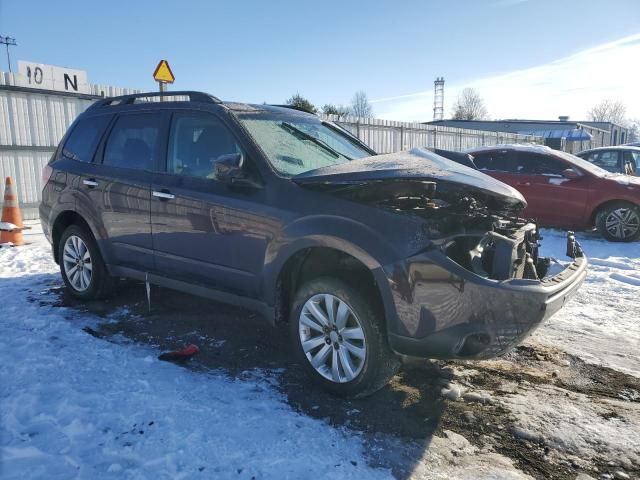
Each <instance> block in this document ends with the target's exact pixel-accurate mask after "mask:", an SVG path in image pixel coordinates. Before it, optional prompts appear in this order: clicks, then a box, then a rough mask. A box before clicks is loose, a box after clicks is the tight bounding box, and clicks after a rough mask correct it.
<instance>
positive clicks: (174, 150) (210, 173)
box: [151, 111, 269, 297]
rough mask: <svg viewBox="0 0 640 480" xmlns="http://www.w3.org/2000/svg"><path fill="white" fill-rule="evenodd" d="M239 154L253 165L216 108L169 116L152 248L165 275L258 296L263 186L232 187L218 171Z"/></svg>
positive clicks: (153, 207)
mask: <svg viewBox="0 0 640 480" xmlns="http://www.w3.org/2000/svg"><path fill="white" fill-rule="evenodd" d="M237 153H241V154H242V155H243V156H244V159H245V168H246V169H250V166H251V163H250V159H249V158H247V156H246V152H245V149H244V148H243V146H242V145H241V142H240V139H239V138H238V137H237V136H236V135H234V134H233V132H232V131H231V130H230V129H229V128H228V127H227V125H226V124H225V123H224V122H223V121H222V120H221V119H220V118H219V117H218V116H216V115H214V114H213V113H210V112H199V111H179V112H175V113H174V114H173V115H172V119H171V129H170V134H169V142H168V148H167V155H166V165H165V166H163V170H164V173H161V174H157V175H155V177H154V181H153V188H152V198H151V222H152V230H153V246H154V250H155V255H156V267H157V269H158V271H159V272H160V273H161V274H163V275H165V276H169V277H171V278H174V279H177V280H182V281H186V282H190V283H197V284H202V285H205V286H207V287H209V288H215V289H218V290H227V291H230V292H232V293H235V294H238V295H241V296H248V297H256V296H258V289H259V285H258V277H259V275H260V273H261V268H262V266H263V263H264V254H265V250H266V245H267V240H268V235H269V229H268V228H266V227H265V225H266V224H268V223H269V219H268V218H266V217H265V216H264V215H262V214H261V213H260V210H261V209H262V208H263V207H261V206H262V205H265V204H266V203H267V201H266V198H265V191H264V189H261V188H257V189H234V188H232V187H231V186H229V185H227V184H226V183H223V182H220V181H219V180H218V179H217V178H216V175H215V164H216V161H217V160H219V159H220V158H221V157H223V156H225V155H229V154H237ZM248 174H249V173H248ZM250 174H251V175H253V174H255V172H251V173H250Z"/></svg>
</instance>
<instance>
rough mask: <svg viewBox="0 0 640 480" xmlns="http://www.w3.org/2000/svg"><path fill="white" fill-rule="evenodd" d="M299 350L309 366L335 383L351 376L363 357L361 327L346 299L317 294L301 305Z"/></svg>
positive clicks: (364, 357) (364, 347)
mask: <svg viewBox="0 0 640 480" xmlns="http://www.w3.org/2000/svg"><path fill="white" fill-rule="evenodd" d="M298 330H299V334H300V343H301V345H302V350H303V352H304V354H305V356H306V357H307V360H308V361H309V363H310V364H311V366H312V367H313V368H314V369H315V370H316V371H317V372H318V373H319V374H320V375H322V376H323V377H324V378H326V379H327V380H329V381H331V382H335V383H347V382H350V381H352V380H353V379H355V378H356V377H357V376H358V375H359V374H360V372H361V371H362V368H363V367H364V363H365V360H366V358H367V343H366V339H365V334H364V329H363V328H362V325H361V324H360V321H359V320H358V317H357V316H356V314H355V313H354V312H353V310H352V309H351V307H349V305H347V303H346V302H344V301H342V300H340V299H339V298H338V297H336V296H335V295H331V294H327V293H325V294H318V295H314V296H313V297H311V298H309V299H308V300H307V301H306V303H305V304H304V305H303V307H302V310H301V312H300V317H299V318H298Z"/></svg>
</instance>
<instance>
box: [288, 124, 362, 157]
mask: <svg viewBox="0 0 640 480" xmlns="http://www.w3.org/2000/svg"><path fill="white" fill-rule="evenodd" d="M280 127H281V128H282V129H283V130H284V131H285V132H289V133H290V134H291V135H294V136H295V137H297V138H300V139H302V140H308V141H310V142H311V143H313V144H315V145H317V146H319V147H320V148H322V149H323V150H325V151H326V152H328V153H329V154H330V155H331V156H333V157H334V158H338V157H344V158H346V159H347V160H353V159H352V158H350V157H347V156H346V155H345V154H344V153H340V152H338V151H337V150H335V149H333V148H331V147H330V146H329V145H327V143H326V142H323V141H322V140H320V139H318V138H316V137H314V136H313V135H309V134H308V133H307V132H305V131H303V130H300V129H299V128H297V127H294V126H293V125H291V124H290V123H287V122H282V123H281V124H280Z"/></svg>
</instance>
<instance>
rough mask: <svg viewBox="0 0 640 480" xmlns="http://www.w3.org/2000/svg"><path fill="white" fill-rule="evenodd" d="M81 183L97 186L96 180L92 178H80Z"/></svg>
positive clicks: (92, 186)
mask: <svg viewBox="0 0 640 480" xmlns="http://www.w3.org/2000/svg"><path fill="white" fill-rule="evenodd" d="M82 183H83V184H85V185H86V186H87V187H89V188H95V187H97V186H98V182H96V181H95V180H94V179H93V178H85V179H84V180H82Z"/></svg>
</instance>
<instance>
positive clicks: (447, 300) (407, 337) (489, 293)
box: [385, 250, 588, 359]
mask: <svg viewBox="0 0 640 480" xmlns="http://www.w3.org/2000/svg"><path fill="white" fill-rule="evenodd" d="M580 254H581V256H580V257H577V258H576V259H575V260H574V262H573V263H572V264H571V265H569V266H568V267H567V268H566V269H565V270H563V271H562V272H560V273H559V274H557V275H554V276H552V277H549V278H545V279H543V280H526V279H509V280H503V281H497V280H491V279H487V278H484V277H481V276H478V275H476V274H474V273H472V272H470V271H469V270H467V269H465V268H463V267H462V266H460V265H458V264H457V263H456V262H454V261H453V260H451V259H450V258H449V257H447V256H446V255H444V254H443V253H442V252H440V251H439V250H434V251H431V252H426V253H424V254H420V255H417V256H415V257H412V258H409V259H407V260H406V261H405V262H403V264H395V265H392V266H389V267H385V271H386V272H387V278H388V280H389V283H390V285H391V296H392V298H393V305H394V307H395V309H394V310H395V312H387V319H388V325H387V327H388V332H389V343H390V346H391V348H392V349H393V350H394V351H395V352H396V353H399V354H403V355H410V356H417V357H427V358H440V359H456V358H459V359H486V358H491V357H495V356H498V355H501V354H503V353H505V352H507V351H508V350H509V349H510V348H512V347H514V346H515V345H517V344H518V343H520V342H521V341H522V340H524V339H525V338H526V337H527V336H528V335H529V334H531V333H532V332H533V331H534V330H535V329H536V328H537V327H538V326H539V325H540V324H541V323H542V322H543V321H544V320H546V319H547V318H549V317H550V316H551V315H553V314H554V313H555V312H557V311H558V310H560V308H562V306H563V305H564V304H565V303H566V302H567V301H568V300H569V299H570V298H571V297H572V296H573V295H574V294H575V293H576V291H577V289H578V288H579V287H580V285H581V284H582V282H583V281H584V278H585V277H586V275H587V266H588V260H587V258H586V257H585V256H584V255H582V253H581V252H580ZM389 313H391V315H389Z"/></svg>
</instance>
